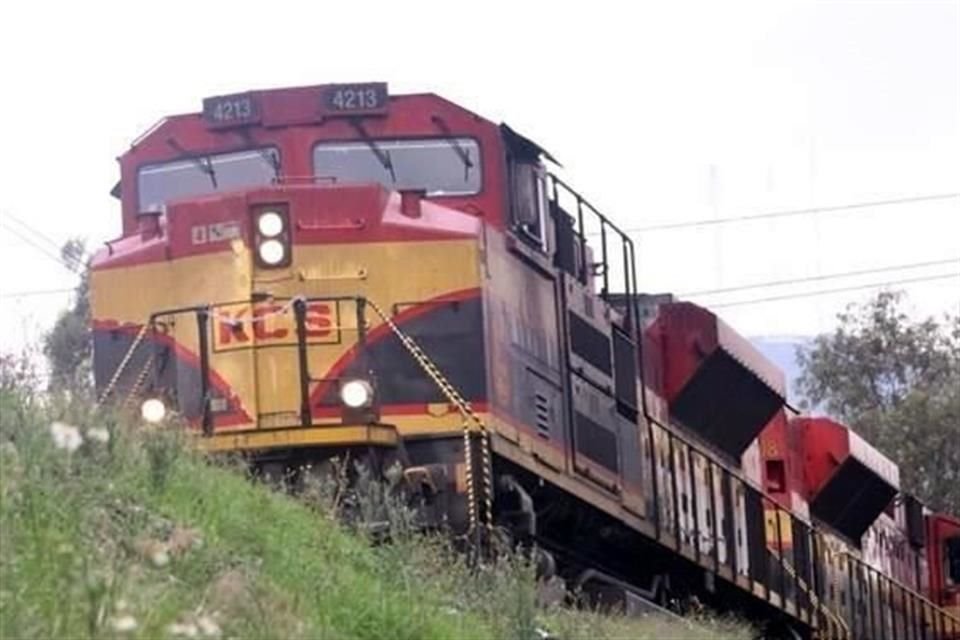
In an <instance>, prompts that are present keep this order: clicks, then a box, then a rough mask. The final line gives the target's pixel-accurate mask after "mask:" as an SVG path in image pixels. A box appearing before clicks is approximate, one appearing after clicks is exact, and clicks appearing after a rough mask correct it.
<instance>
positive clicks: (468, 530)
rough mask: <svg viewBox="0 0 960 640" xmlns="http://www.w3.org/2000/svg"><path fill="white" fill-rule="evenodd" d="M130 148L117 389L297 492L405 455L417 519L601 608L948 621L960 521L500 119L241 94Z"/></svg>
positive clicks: (108, 367)
mask: <svg viewBox="0 0 960 640" xmlns="http://www.w3.org/2000/svg"><path fill="white" fill-rule="evenodd" d="M119 165H120V180H119V182H118V183H117V185H116V186H115V188H114V190H113V191H112V193H113V195H114V196H115V197H116V198H118V199H119V201H120V209H121V226H122V234H121V236H120V237H118V238H116V239H114V240H111V241H109V242H106V243H105V246H104V247H103V248H101V249H100V250H98V252H97V253H96V255H95V256H94V258H93V260H92V262H91V272H90V295H91V309H92V317H93V327H92V330H93V336H94V338H93V341H94V369H95V378H96V386H97V391H98V394H99V399H100V401H101V402H121V403H127V404H133V405H139V406H141V408H142V413H143V416H144V418H146V419H149V420H154V421H163V420H166V418H165V416H170V415H176V416H178V420H179V422H180V423H182V424H186V425H188V428H189V430H190V432H191V434H193V439H194V442H195V443H196V444H197V446H198V447H200V448H201V449H204V450H206V451H209V452H211V453H212V454H218V453H231V454H240V455H242V456H244V457H245V458H246V459H247V460H249V461H250V464H251V465H253V466H254V467H255V468H256V469H257V470H258V471H259V472H261V473H264V474H267V475H270V476H272V477H274V478H283V479H284V480H285V481H287V482H289V483H291V484H293V485H296V484H297V483H302V482H305V481H306V480H307V479H309V474H315V473H323V472H324V470H325V469H329V466H330V464H331V461H333V460H342V459H345V458H350V459H352V460H354V461H362V462H363V464H365V465H368V466H369V468H371V469H374V470H377V471H378V472H380V471H382V470H384V469H387V468H399V469H400V470H401V472H402V479H403V482H404V484H405V486H406V487H407V490H408V491H409V493H410V495H411V496H415V497H416V504H417V505H418V509H419V513H420V517H421V518H422V520H423V521H424V522H427V523H429V524H430V525H431V526H436V527H443V528H444V529H445V530H449V531H452V532H456V533H458V534H462V535H464V536H471V535H475V536H476V538H475V539H476V540H481V539H482V538H483V536H487V535H490V536H492V535H506V536H508V537H509V539H510V540H511V541H512V542H513V543H515V544H517V545H523V548H525V549H531V548H535V549H537V550H538V552H539V553H540V554H541V555H540V556H538V557H540V558H541V559H545V560H544V561H543V562H542V563H541V564H542V565H543V567H544V568H543V576H542V577H544V578H551V579H560V580H562V581H563V583H564V584H565V585H566V586H567V587H568V588H569V589H571V590H576V591H577V592H578V593H582V594H588V595H589V597H590V598H592V600H591V602H593V603H601V604H608V605H610V606H617V607H620V608H621V609H623V610H625V611H627V612H630V611H633V610H636V609H637V608H638V607H642V606H643V605H644V604H645V603H649V602H653V603H658V604H660V605H664V606H672V605H676V604H677V603H685V602H687V603H688V602H691V601H696V602H698V603H701V604H703V605H705V606H710V607H714V608H717V609H718V610H733V611H737V612H739V613H741V614H742V615H746V616H747V617H749V618H750V619H752V620H756V621H759V622H761V623H762V624H763V625H765V627H766V629H768V633H769V635H770V637H777V636H780V637H790V638H794V637H804V638H814V637H815V638H858V639H859V638H868V639H872V640H877V639H881V638H911V639H912V638H960V520H958V519H957V517H955V516H951V515H949V514H943V513H936V512H933V511H932V510H930V509H929V508H928V507H926V506H925V505H924V504H922V503H921V502H920V501H919V500H918V499H917V498H915V497H913V496H911V495H909V494H908V493H906V492H904V491H902V490H901V486H900V479H899V470H898V468H897V466H896V465H895V464H894V463H893V462H892V461H891V460H890V459H889V458H887V457H886V456H884V455H883V454H882V453H881V452H879V451H877V450H876V449H875V448H874V447H872V446H871V445H870V444H869V443H868V442H866V441H865V440H864V439H863V438H861V437H860V436H859V435H858V434H857V433H856V432H854V431H853V430H851V429H850V428H848V427H847V426H845V425H843V424H839V423H837V422H835V421H833V420H831V419H829V418H826V417H819V416H810V415H802V414H801V413H800V412H798V411H796V410H795V409H794V408H793V407H792V406H791V405H790V404H789V402H788V400H787V389H786V382H785V379H784V374H783V372H782V371H781V370H779V369H778V368H777V367H776V366H775V365H774V364H773V363H771V362H770V361H769V360H767V359H766V358H765V357H764V356H763V355H762V354H761V353H760V352H759V351H758V350H757V349H756V348H754V347H753V346H752V345H751V344H750V342H749V341H748V340H746V339H745V338H744V337H743V336H741V335H739V334H738V333H737V332H736V331H735V330H734V329H733V328H732V327H730V326H729V325H728V324H726V323H725V322H724V321H723V320H722V319H721V318H720V317H718V316H717V315H716V314H715V313H714V312H713V311H711V310H710V309H707V308H704V307H702V306H698V305H696V304H694V303H692V302H689V301H684V300H680V299H676V298H675V297H674V296H671V295H669V294H655V293H648V292H643V291H641V289H640V287H641V284H642V283H641V282H640V280H639V279H638V274H637V268H636V262H637V250H638V249H637V246H636V245H635V244H634V242H633V241H632V240H631V238H630V236H629V235H628V234H627V233H625V232H624V231H623V230H622V229H621V228H620V227H619V226H618V225H617V224H616V223H615V222H614V221H613V220H612V219H611V218H609V217H607V216H605V215H604V214H602V213H601V212H600V211H598V210H597V208H596V207H595V206H593V205H592V204H591V203H590V202H589V201H588V200H587V199H586V198H585V197H584V196H582V195H581V194H580V193H579V192H578V191H576V190H575V189H574V188H573V187H572V186H570V185H569V184H568V183H567V182H566V181H564V180H563V179H561V178H560V177H558V176H557V175H556V171H555V167H557V166H558V163H557V161H556V160H555V158H554V157H553V156H552V155H551V154H550V153H549V152H548V151H547V150H546V149H544V148H543V147H542V146H540V145H539V144H537V143H536V142H534V141H533V140H531V139H530V138H528V137H526V136H524V135H522V134H521V133H519V132H518V131H516V130H514V129H513V128H511V127H510V126H509V125H507V124H496V123H494V122H492V121H490V120H487V119H485V118H484V117H482V116H480V115H478V114H476V113H473V112H471V111H470V110H468V109H466V108H464V107H462V106H460V105H458V104H455V103H453V102H451V101H449V100H446V99H444V98H442V97H440V96H438V95H434V94H430V93H425V94H404V95H397V94H392V93H390V91H389V90H388V86H387V84H386V83H382V82H365V83H353V84H325V85H316V86H306V87H294V88H282V89H268V90H252V91H247V92H243V93H238V94H231V95H220V96H214V97H209V98H206V99H204V100H203V101H202V109H201V110H200V111H198V112H195V113H188V114H181V115H174V116H170V117H165V118H163V119H162V120H160V121H159V122H158V123H157V124H156V125H154V126H153V127H152V128H150V129H149V130H148V131H146V132H145V133H144V134H143V135H141V136H140V137H139V138H137V139H136V140H134V141H133V142H132V144H131V145H130V148H129V149H127V150H126V151H125V152H124V153H123V154H122V155H121V156H120V157H119ZM251 515H252V514H251Z"/></svg>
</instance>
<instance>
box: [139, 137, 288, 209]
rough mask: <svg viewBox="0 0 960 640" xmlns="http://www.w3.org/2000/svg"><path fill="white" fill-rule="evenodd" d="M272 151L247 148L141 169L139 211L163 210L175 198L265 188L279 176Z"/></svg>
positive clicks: (275, 152) (276, 161)
mask: <svg viewBox="0 0 960 640" xmlns="http://www.w3.org/2000/svg"><path fill="white" fill-rule="evenodd" d="M279 158H280V155H279V152H278V151H277V150H276V149H274V148H264V149H250V150H247V151H235V152H231V153H221V154H217V155H210V156H201V157H195V158H188V159H185V160H174V161H173V162H165V163H163V164H155V165H149V166H146V167H142V168H141V169H140V171H139V173H138V174H137V188H138V191H139V194H140V200H139V204H140V211H141V212H148V211H162V210H163V207H164V205H165V204H166V203H167V202H168V201H170V200H175V199H177V198H185V197H189V196H200V195H205V194H208V193H214V192H216V191H227V190H230V189H239V188H242V187H255V186H261V185H267V184H270V183H271V182H273V181H274V179H275V178H276V177H277V175H278V173H279V168H280V160H279Z"/></svg>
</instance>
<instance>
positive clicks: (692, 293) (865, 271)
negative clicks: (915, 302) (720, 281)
mask: <svg viewBox="0 0 960 640" xmlns="http://www.w3.org/2000/svg"><path fill="white" fill-rule="evenodd" d="M955 262H960V257H957V258H949V259H946V260H930V261H928V262H913V263H910V264H900V265H892V266H888V267H876V268H873V269H861V270H859V271H845V272H842V273H829V274H824V275H819V276H809V277H805V278H792V279H789V280H768V281H767V282H756V283H753V284H744V285H738V286H735V287H724V288H722V289H705V290H702V291H686V292H683V293H679V294H677V295H679V296H708V295H715V294H718V293H730V292H733V291H744V290H747V289H764V288H766V287H777V286H781V285H787V284H798V283H801V282H817V281H820V280H833V279H836V278H847V277H852V276H865V275H870V274H874V273H884V272H886V271H901V270H904V269H919V268H921V267H932V266H936V265H943V264H952V263H955Z"/></svg>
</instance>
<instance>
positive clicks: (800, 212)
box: [623, 193, 960, 233]
mask: <svg viewBox="0 0 960 640" xmlns="http://www.w3.org/2000/svg"><path fill="white" fill-rule="evenodd" d="M954 198H960V193H941V194H935V195H928V196H913V197H908V198H893V199H890V200H873V201H870V202H855V203H853V204H841V205H835V206H829V207H812V208H809V209H787V210H783V211H770V212H767V213H753V214H748V215H743V216H734V217H732V218H708V219H704V220H693V221H689V222H668V223H664V224H653V225H649V226H645V227H633V228H627V229H624V230H623V231H624V232H625V233H645V232H647V231H665V230H668V229H685V228H687V227H707V226H713V225H719V224H729V223H731V222H747V221H750V220H765V219H769V218H786V217H789V216H804V215H810V214H814V213H824V212H828V211H849V210H852V209H867V208H870V207H887V206H892V205H898V204H908V203H912V202H929V201H931V200H952V199H954Z"/></svg>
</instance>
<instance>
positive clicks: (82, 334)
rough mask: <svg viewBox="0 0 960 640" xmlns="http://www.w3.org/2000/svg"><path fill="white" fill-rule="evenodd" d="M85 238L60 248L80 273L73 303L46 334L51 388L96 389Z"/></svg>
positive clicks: (62, 253)
mask: <svg viewBox="0 0 960 640" xmlns="http://www.w3.org/2000/svg"><path fill="white" fill-rule="evenodd" d="M85 255H86V248H85V246H84V243H83V241H82V240H76V239H74V240H69V241H67V243H66V244H64V245H63V248H62V249H61V250H60V256H61V260H62V261H63V263H64V264H65V265H67V266H68V267H70V268H72V269H74V270H78V271H79V272H80V282H79V283H78V284H77V287H76V289H74V297H73V304H72V306H71V307H70V308H69V309H66V310H64V311H63V312H61V314H60V316H59V317H58V318H57V321H56V323H55V324H54V325H53V328H52V329H51V330H50V332H49V333H48V334H47V335H46V336H45V337H44V344H43V352H44V355H46V357H47V361H48V362H49V363H50V388H51V389H57V390H64V389H69V390H72V391H76V392H81V393H83V392H90V391H91V390H92V388H93V373H92V371H93V364H92V358H93V340H92V335H91V333H90V322H91V319H90V273H89V269H88V268H87V264H86V263H85V259H84V256H85Z"/></svg>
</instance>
